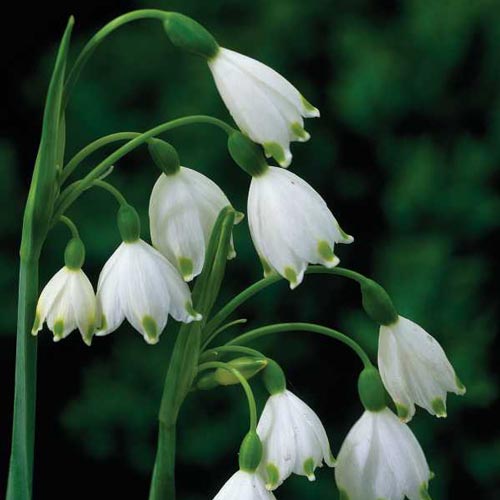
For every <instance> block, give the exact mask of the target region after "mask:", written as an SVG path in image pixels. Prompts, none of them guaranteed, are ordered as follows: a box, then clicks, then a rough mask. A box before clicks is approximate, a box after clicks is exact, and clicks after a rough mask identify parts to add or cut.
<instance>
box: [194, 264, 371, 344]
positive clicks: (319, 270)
mask: <svg viewBox="0 0 500 500" xmlns="http://www.w3.org/2000/svg"><path fill="white" fill-rule="evenodd" d="M306 274H334V275H336V276H343V277H345V278H349V279H352V280H354V281H356V282H358V283H362V282H363V281H364V280H367V278H366V277H365V276H363V275H362V274H359V273H357V272H355V271H351V270H350V269H345V268H342V267H334V268H331V269H328V268H326V267H322V266H309V267H308V268H307V269H306ZM282 280H283V278H282V277H281V276H280V275H279V274H272V275H271V276H268V277H267V278H263V279H261V280H259V281H257V282H256V283H254V284H253V285H251V286H249V287H248V288H246V289H245V290H243V291H242V292H240V293H239V294H238V295H236V297H233V298H232V299H231V300H230V301H229V302H228V303H227V304H226V305H225V306H224V307H222V309H220V310H219V312H217V314H215V315H214V316H213V317H212V319H211V320H210V321H209V322H208V323H207V325H206V327H205V329H204V337H205V338H204V341H203V346H202V347H203V348H205V347H206V346H207V345H208V344H210V342H211V341H212V340H213V339H214V338H215V337H216V336H217V335H218V333H219V332H218V331H217V329H218V328H219V326H220V325H221V323H222V322H223V321H224V320H225V319H226V318H227V317H228V316H229V315H231V314H232V313H233V312H234V311H235V310H236V309H237V308H238V307H239V306H241V305H242V304H243V303H244V302H246V301H247V300H248V299H251V298H252V297H253V296H254V295H255V294H257V293H259V292H260V291H261V290H264V289H265V288H267V287H268V286H271V285H273V284H274V283H277V282H278V281H282Z"/></svg>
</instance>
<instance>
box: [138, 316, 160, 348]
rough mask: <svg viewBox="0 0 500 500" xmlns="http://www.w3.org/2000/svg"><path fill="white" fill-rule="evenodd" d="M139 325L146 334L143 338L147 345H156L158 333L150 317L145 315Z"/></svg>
mask: <svg viewBox="0 0 500 500" xmlns="http://www.w3.org/2000/svg"><path fill="white" fill-rule="evenodd" d="M141 323H142V326H143V328H144V331H145V333H146V336H145V339H146V342H147V343H148V344H156V343H158V336H159V332H158V325H157V324H156V321H155V320H154V319H153V318H152V317H151V316H149V315H147V316H144V317H143V318H142V321H141Z"/></svg>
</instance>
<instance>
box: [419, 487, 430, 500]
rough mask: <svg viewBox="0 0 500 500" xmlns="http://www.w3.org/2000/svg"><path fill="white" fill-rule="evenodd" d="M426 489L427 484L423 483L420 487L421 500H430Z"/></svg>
mask: <svg viewBox="0 0 500 500" xmlns="http://www.w3.org/2000/svg"><path fill="white" fill-rule="evenodd" d="M427 488H428V485H427V483H423V484H422V486H420V490H419V494H420V498H421V499H422V500H432V499H431V496H430V495H429V492H428V491H427Z"/></svg>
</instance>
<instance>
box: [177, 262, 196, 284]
mask: <svg viewBox="0 0 500 500" xmlns="http://www.w3.org/2000/svg"><path fill="white" fill-rule="evenodd" d="M177 263H178V264H179V271H180V272H181V274H182V277H183V278H184V281H191V280H192V279H193V261H192V260H191V259H189V258H187V257H179V258H178V259H177Z"/></svg>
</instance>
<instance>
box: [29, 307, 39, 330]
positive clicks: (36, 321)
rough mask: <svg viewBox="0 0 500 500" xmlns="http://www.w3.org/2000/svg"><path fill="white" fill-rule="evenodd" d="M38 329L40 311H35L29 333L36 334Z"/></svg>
mask: <svg viewBox="0 0 500 500" xmlns="http://www.w3.org/2000/svg"><path fill="white" fill-rule="evenodd" d="M39 329H40V313H39V312H38V311H37V312H36V314H35V321H34V322H33V328H32V329H31V333H32V334H33V335H36V333H37V332H38V330H39Z"/></svg>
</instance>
